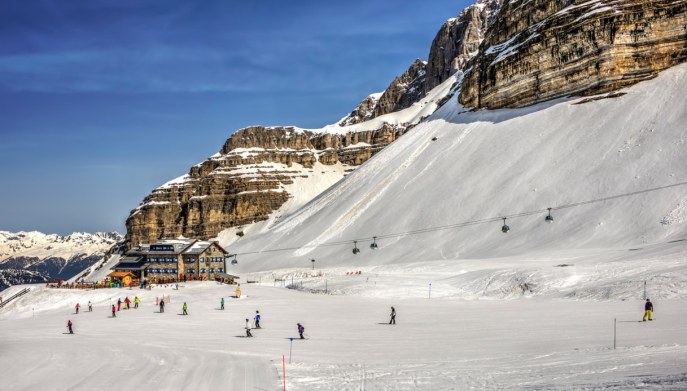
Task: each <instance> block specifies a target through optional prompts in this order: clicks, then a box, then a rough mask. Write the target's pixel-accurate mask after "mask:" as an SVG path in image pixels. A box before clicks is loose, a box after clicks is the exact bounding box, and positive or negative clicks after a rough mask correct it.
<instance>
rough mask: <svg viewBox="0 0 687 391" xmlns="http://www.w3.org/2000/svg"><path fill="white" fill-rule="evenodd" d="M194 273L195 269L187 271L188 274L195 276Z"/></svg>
mask: <svg viewBox="0 0 687 391" xmlns="http://www.w3.org/2000/svg"><path fill="white" fill-rule="evenodd" d="M195 273H196V269H188V274H195Z"/></svg>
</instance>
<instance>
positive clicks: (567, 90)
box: [460, 0, 687, 109]
mask: <svg viewBox="0 0 687 391" xmlns="http://www.w3.org/2000/svg"><path fill="white" fill-rule="evenodd" d="M686 59H687V1H685V0H674V1H653V0H652V1H637V0H612V1H611V0H592V1H579V0H578V1H575V0H566V1H542V0H531V1H526V0H523V1H510V2H505V3H504V4H503V6H502V8H501V11H500V12H499V13H498V14H496V16H495V20H494V21H493V23H491V24H490V27H489V29H488V30H487V33H486V36H485V39H484V41H483V42H482V44H481V45H480V48H479V54H478V55H477V56H475V57H474V59H473V60H472V61H471V63H470V64H469V66H470V71H469V72H467V74H466V76H465V78H464V79H463V83H462V90H461V94H460V102H461V103H463V104H464V105H465V106H468V107H485V108H490V109H496V108H503V107H521V106H526V105H530V104H534V103H537V102H541V101H545V100H549V99H553V98H557V97H562V96H567V95H588V94H597V93H601V92H607V91H612V90H616V89H619V88H621V87H624V86H628V85H631V84H634V83H637V82H639V81H641V80H645V79H648V78H653V77H655V76H656V75H657V74H658V72H659V71H661V70H663V69H666V68H668V67H671V66H673V65H676V64H678V63H681V62H684V61H685V60H686Z"/></svg>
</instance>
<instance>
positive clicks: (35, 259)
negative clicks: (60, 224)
mask: <svg viewBox="0 0 687 391" xmlns="http://www.w3.org/2000/svg"><path fill="white" fill-rule="evenodd" d="M121 240H122V236H121V235H120V234H119V233H117V232H96V233H94V234H91V233H85V232H74V233H72V234H70V235H66V236H63V235H56V234H44V233H41V232H37V231H32V232H8V231H0V290H2V289H5V288H7V287H8V286H11V285H17V284H24V283H34V282H45V281H51V280H56V279H59V280H66V279H69V278H71V277H73V276H74V275H76V274H77V273H79V272H81V271H83V270H84V269H86V268H88V267H89V266H91V265H92V264H94V263H95V262H97V261H98V260H100V259H102V257H103V255H104V254H105V253H106V252H107V251H108V250H109V249H110V248H111V247H112V246H114V245H115V244H116V243H117V242H119V241H121Z"/></svg>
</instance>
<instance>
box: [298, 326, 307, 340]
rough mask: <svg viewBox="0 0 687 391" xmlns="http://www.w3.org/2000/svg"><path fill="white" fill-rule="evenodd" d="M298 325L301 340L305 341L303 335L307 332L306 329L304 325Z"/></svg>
mask: <svg viewBox="0 0 687 391" xmlns="http://www.w3.org/2000/svg"><path fill="white" fill-rule="evenodd" d="M297 325H298V335H300V336H301V339H305V337H303V333H304V332H305V327H303V325H302V324H300V323H297Z"/></svg>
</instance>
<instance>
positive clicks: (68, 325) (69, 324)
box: [67, 320, 74, 334]
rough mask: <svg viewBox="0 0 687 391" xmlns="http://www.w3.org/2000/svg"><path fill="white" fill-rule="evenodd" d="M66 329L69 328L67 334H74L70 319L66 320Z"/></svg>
mask: <svg viewBox="0 0 687 391" xmlns="http://www.w3.org/2000/svg"><path fill="white" fill-rule="evenodd" d="M67 329H69V334H74V330H72V321H71V320H68V321H67Z"/></svg>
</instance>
